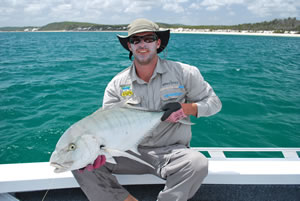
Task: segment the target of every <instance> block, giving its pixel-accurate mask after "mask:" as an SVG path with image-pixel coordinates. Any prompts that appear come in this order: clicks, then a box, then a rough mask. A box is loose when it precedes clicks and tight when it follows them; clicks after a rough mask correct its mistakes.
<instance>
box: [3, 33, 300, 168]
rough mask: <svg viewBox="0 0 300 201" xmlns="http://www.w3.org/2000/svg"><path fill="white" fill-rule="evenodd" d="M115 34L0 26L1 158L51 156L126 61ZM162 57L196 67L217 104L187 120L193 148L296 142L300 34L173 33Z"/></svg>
mask: <svg viewBox="0 0 300 201" xmlns="http://www.w3.org/2000/svg"><path fill="white" fill-rule="evenodd" d="M116 34H117V33H113V32H111V33H110V32H105V33H104V32H86V33H85V32H61V33H38V32H37V33H0V163H1V164H4V163H23V162H43V161H48V160H49V157H50V154H51V152H52V151H53V150H54V147H55V144H56V142H57V140H58V139H59V137H60V136H61V135H62V134H63V132H64V131H65V130H66V129H67V128H68V127H69V126H70V125H72V124H73V123H75V122H76V121H78V120H80V119H81V118H83V117H85V116H87V115H89V114H91V113H92V112H93V111H95V110H97V109H98V108H99V107H101V105H102V96H103V93H104V89H105V87H106V85H107V83H108V82H109V81H110V80H111V79H112V77H113V76H115V75H116V74H117V73H118V72H120V71H122V70H123V69H124V68H126V67H127V66H129V65H130V63H131V61H130V60H129V59H128V52H127V51H126V50H125V49H123V48H122V47H121V45H120V44H119V42H118V40H117V37H116ZM120 34H123V35H126V33H120ZM160 56H161V57H162V58H165V59H170V60H175V61H180V62H184V63H187V64H190V65H194V66H197V67H198V68H199V69H200V71H201V73H202V75H203V76H204V78H205V79H206V80H207V81H208V82H209V83H210V84H211V85H212V87H213V88H214V90H215V92H216V94H217V95H218V96H219V98H220V99H221V101H222V103H223V108H222V111H221V112H220V113H218V114H217V115H214V116H211V117H203V118H199V119H196V118H193V119H192V120H193V122H194V123H196V124H195V125H194V126H193V127H192V131H193V138H192V142H191V145H192V146H197V147H299V146H300V37H297V38H296V37H275V36H241V35H209V34H205V35H201V34H171V38H170V42H169V45H168V48H167V50H165V51H164V52H162V53H161V54H160Z"/></svg>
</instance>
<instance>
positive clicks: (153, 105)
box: [73, 19, 222, 201]
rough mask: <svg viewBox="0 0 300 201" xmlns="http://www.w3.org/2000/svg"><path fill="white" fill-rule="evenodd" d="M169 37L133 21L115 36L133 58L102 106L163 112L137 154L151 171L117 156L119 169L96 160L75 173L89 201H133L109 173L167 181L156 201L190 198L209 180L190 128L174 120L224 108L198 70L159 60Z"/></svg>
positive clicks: (152, 25)
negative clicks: (119, 105) (125, 104)
mask: <svg viewBox="0 0 300 201" xmlns="http://www.w3.org/2000/svg"><path fill="white" fill-rule="evenodd" d="M169 37H170V30H160V29H159V26H158V25H157V24H156V23H153V22H151V21H149V20H147V19H137V20H135V21H133V22H132V23H131V24H130V25H129V26H128V35H127V36H120V35H118V38H119V41H120V43H121V45H122V46H123V47H124V48H125V49H126V50H128V51H129V58H130V59H131V58H132V56H133V57H134V59H133V62H132V65H131V66H129V67H128V68H127V69H125V70H123V71H122V72H120V73H119V74H118V75H116V76H115V77H114V78H113V79H112V80H111V81H110V82H109V84H108V85H107V87H106V90H105V93H104V99H103V107H104V108H105V107H107V106H111V105H113V104H116V103H118V102H120V101H122V100H125V99H129V98H131V99H129V100H134V101H132V103H131V104H134V105H135V106H139V107H143V108H147V109H149V110H156V111H158V110H163V111H165V112H164V114H163V116H162V118H161V120H162V122H161V123H160V124H159V125H158V127H157V128H155V129H154V130H153V131H152V133H151V135H149V136H148V137H147V138H146V139H144V140H143V141H142V142H141V143H140V145H139V148H138V151H139V152H140V154H141V155H137V154H135V156H137V157H139V158H141V159H142V160H144V161H146V162H147V163H149V164H151V165H152V166H153V167H150V166H147V165H145V164H141V163H139V162H137V161H135V160H131V159H129V158H125V157H115V160H116V162H117V164H111V163H108V162H107V163H106V162H105V156H99V157H98V158H97V159H96V161H95V163H94V165H90V166H88V167H86V168H85V169H84V170H81V171H77V170H76V171H73V174H74V176H75V178H76V180H77V182H78V183H79V185H80V187H81V189H82V190H83V191H84V193H85V194H86V196H87V197H88V199H89V200H91V201H101V200H103V201H123V200H125V201H136V200H137V199H136V198H134V197H133V196H132V195H130V194H129V192H128V191H127V190H126V189H125V188H124V187H122V186H121V185H120V184H119V183H118V181H117V179H116V178H115V176H113V175H112V174H153V175H156V176H158V177H160V178H162V179H164V180H166V185H165V188H164V189H163V190H162V191H161V192H160V193H159V195H158V198H157V199H158V200H159V201H186V200H188V199H190V198H192V197H193V195H194V194H195V193H196V192H197V190H198V189H199V187H200V185H201V183H202V182H203V180H204V178H205V177H206V176H207V173H208V160H207V159H206V158H205V156H203V154H201V153H200V152H197V151H194V150H192V149H190V148H189V145H190V140H191V137H192V134H191V126H190V125H186V124H182V123H179V122H178V121H179V120H182V119H185V120H188V121H190V117H189V116H191V115H193V116H195V117H198V118H199V117H207V116H211V115H214V114H216V113H217V112H219V111H220V110H221V107H222V104H221V102H220V100H219V98H218V97H217V96H216V94H215V92H214V91H213V89H212V87H211V86H210V85H209V84H208V83H207V82H206V81H205V80H204V79H203V77H202V75H201V74H200V72H199V70H198V68H196V67H194V66H190V65H187V64H183V63H179V62H173V61H169V60H165V59H162V58H160V57H159V56H158V53H160V52H162V51H163V50H164V49H165V48H166V46H167V44H168V41H169ZM187 48H188V47H187ZM112 137H113V136H112ZM132 154H134V153H132Z"/></svg>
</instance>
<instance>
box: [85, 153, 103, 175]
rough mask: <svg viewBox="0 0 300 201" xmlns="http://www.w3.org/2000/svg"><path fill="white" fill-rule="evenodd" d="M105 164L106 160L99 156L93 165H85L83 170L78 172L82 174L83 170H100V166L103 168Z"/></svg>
mask: <svg viewBox="0 0 300 201" xmlns="http://www.w3.org/2000/svg"><path fill="white" fill-rule="evenodd" d="M105 162H106V158H105V156H104V155H100V156H98V157H97V158H96V160H95V161H94V164H93V165H87V166H86V167H84V168H81V169H79V172H81V173H82V172H83V171H84V170H87V171H93V170H94V169H97V168H100V167H101V166H103V165H104V164H105Z"/></svg>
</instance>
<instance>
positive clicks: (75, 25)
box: [0, 18, 300, 33]
mask: <svg viewBox="0 0 300 201" xmlns="http://www.w3.org/2000/svg"><path fill="white" fill-rule="evenodd" d="M158 24H159V26H160V27H162V28H186V29H209V30H217V29H218V30H219V29H232V30H253V31H258V30H272V31H275V32H278V33H281V32H282V33H283V32H285V31H297V32H298V33H300V20H297V19H296V18H287V19H275V20H272V21H268V22H267V21H265V22H260V23H253V24H239V25H232V26H228V25H205V26H204V25H199V26H192V25H183V24H167V23H158ZM33 30H34V31H37V30H38V31H125V30H127V24H120V25H105V24H94V23H85V22H54V23H50V24H47V25H45V26H42V27H33V26H30V27H29V26H28V27H2V28H0V31H33Z"/></svg>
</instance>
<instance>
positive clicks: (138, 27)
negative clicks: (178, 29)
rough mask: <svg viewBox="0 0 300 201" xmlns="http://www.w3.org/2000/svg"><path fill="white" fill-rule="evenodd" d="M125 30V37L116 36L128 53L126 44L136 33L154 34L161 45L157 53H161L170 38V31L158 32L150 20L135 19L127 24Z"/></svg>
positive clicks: (156, 26) (155, 25) (157, 27)
mask: <svg viewBox="0 0 300 201" xmlns="http://www.w3.org/2000/svg"><path fill="white" fill-rule="evenodd" d="M127 28H128V35H127V36H122V35H117V36H118V39H119V41H120V43H121V45H122V46H123V47H124V48H125V49H126V50H128V51H130V50H129V48H128V45H127V43H128V42H129V38H130V36H132V35H134V34H137V33H143V32H154V33H155V34H156V35H157V36H158V38H159V39H160V40H161V44H160V47H159V48H158V49H157V53H160V52H161V51H163V50H164V49H165V48H166V47H167V45H168V42H169V38H170V30H160V29H159V26H158V25H157V24H156V23H154V22H151V21H150V20H147V19H136V20H134V21H133V22H132V23H131V24H129V25H128V27H127Z"/></svg>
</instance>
